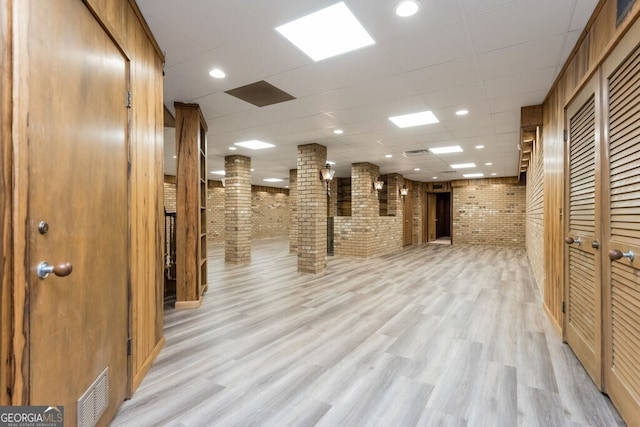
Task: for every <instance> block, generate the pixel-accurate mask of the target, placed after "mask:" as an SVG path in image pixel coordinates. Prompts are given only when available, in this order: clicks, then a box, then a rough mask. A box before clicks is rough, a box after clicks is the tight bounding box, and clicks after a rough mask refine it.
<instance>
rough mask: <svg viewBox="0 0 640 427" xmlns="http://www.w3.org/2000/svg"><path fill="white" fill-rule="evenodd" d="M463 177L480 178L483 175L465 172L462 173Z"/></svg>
mask: <svg viewBox="0 0 640 427" xmlns="http://www.w3.org/2000/svg"><path fill="white" fill-rule="evenodd" d="M462 176H463V177H465V178H482V177H483V176H484V174H483V173H466V174H463V175H462Z"/></svg>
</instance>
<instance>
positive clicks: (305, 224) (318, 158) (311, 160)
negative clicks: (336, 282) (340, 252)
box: [297, 144, 327, 273]
mask: <svg viewBox="0 0 640 427" xmlns="http://www.w3.org/2000/svg"><path fill="white" fill-rule="evenodd" d="M326 161H327V147H325V146H323V145H319V144H306V145H299V146H298V177H297V189H298V191H297V193H298V197H297V204H298V271H300V272H303V273H319V272H321V271H324V270H325V269H326V268H327V189H326V184H325V183H324V182H323V181H322V180H321V179H320V169H322V168H323V167H324V165H325V162H326Z"/></svg>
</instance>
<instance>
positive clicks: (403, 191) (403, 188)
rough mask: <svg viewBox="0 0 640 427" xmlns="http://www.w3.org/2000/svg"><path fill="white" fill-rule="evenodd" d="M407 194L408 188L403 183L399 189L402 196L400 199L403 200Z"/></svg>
mask: <svg viewBox="0 0 640 427" xmlns="http://www.w3.org/2000/svg"><path fill="white" fill-rule="evenodd" d="M407 194H409V189H408V188H407V186H406V185H403V186H402V188H401V189H400V195H401V196H402V200H404V198H405V197H406V196H407Z"/></svg>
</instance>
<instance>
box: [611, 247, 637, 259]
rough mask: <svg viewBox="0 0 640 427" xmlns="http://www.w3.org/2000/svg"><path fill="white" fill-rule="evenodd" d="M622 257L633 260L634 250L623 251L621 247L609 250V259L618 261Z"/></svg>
mask: <svg viewBox="0 0 640 427" xmlns="http://www.w3.org/2000/svg"><path fill="white" fill-rule="evenodd" d="M621 258H628V259H629V261H633V258H634V253H633V251H627V252H622V251H620V250H619V249H611V250H610V251H609V259H610V260H611V261H617V260H619V259H621Z"/></svg>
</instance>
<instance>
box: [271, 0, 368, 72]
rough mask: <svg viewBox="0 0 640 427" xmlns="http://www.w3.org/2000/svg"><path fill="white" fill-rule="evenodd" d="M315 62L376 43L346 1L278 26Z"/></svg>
mask: <svg viewBox="0 0 640 427" xmlns="http://www.w3.org/2000/svg"><path fill="white" fill-rule="evenodd" d="M276 31H277V32H279V33H280V34H282V35H283V36H284V37H286V38H287V40H289V41H290V42H291V43H293V44H294V45H295V46H296V47H297V48H298V49H300V50H301V51H303V52H304V53H305V54H307V55H308V56H309V57H310V58H311V59H313V60H314V61H320V60H322V59H325V58H330V57H332V56H336V55H340V54H341V53H345V52H350V51H352V50H355V49H359V48H361V47H365V46H369V45H372V44H374V43H375V41H374V40H373V39H372V38H371V36H370V35H369V33H367V30H365V29H364V27H363V26H362V25H361V24H360V22H358V20H357V19H356V17H355V16H353V13H351V11H350V10H349V8H348V7H347V5H345V4H344V2H340V3H336V4H334V5H333V6H329V7H327V8H325V9H322V10H319V11H317V12H314V13H311V14H309V15H307V16H303V17H302V18H300V19H296V20H295V21H291V22H288V23H286V24H284V25H281V26H279V27H276Z"/></svg>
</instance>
